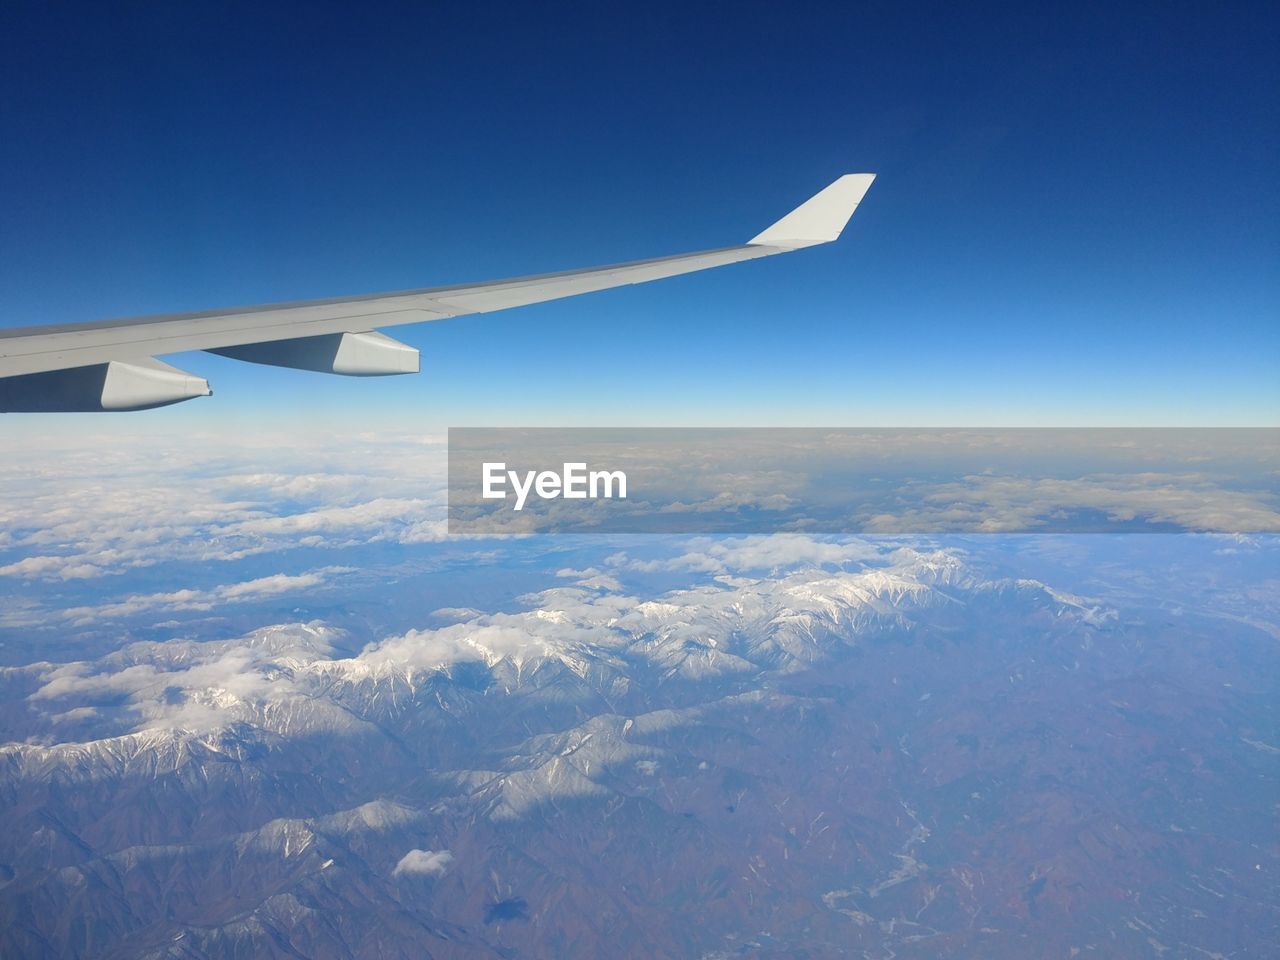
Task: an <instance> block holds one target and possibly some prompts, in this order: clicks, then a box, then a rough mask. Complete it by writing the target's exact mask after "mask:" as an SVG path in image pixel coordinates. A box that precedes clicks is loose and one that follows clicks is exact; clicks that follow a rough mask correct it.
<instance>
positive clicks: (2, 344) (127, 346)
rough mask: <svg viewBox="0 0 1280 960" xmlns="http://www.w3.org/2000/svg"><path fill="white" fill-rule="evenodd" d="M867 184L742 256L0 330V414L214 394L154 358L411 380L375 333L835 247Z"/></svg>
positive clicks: (803, 212)
mask: <svg viewBox="0 0 1280 960" xmlns="http://www.w3.org/2000/svg"><path fill="white" fill-rule="evenodd" d="M874 179H875V176H874V174H869V173H854V174H847V175H845V176H843V177H841V178H840V179H838V180H836V181H835V182H834V183H832V184H831V185H830V186H828V187H827V188H826V189H824V190H822V191H821V192H819V193H818V194H816V195H815V196H813V197H811V198H810V199H809V200H807V201H806V202H805V203H803V204H801V205H800V206H799V207H797V208H796V209H795V210H793V211H792V212H791V213H789V214H787V215H786V216H785V217H783V218H782V219H781V220H779V221H777V222H776V223H775V224H773V225H772V226H770V227H769V228H768V229H766V230H764V231H763V232H761V233H759V234H757V235H756V236H755V237H753V238H752V239H751V240H750V241H748V242H747V243H745V244H742V245H739V246H732V247H722V248H719V249H715V250H704V251H700V252H697V253H685V254H677V255H674V256H668V257H658V258H655V259H651V260H636V261H632V262H630V263H620V264H614V265H611V266H603V267H591V268H587V269H583V270H569V271H565V272H562V273H549V274H541V275H537V276H530V277H518V278H515V279H511V280H495V281H491V282H488V283H479V284H472V285H467V286H451V287H431V288H426V289H421V290H402V291H398V292H394V293H382V294H373V295H367V296H360V297H344V298H338V299H332V300H308V301H299V302H294V303H279V304H270V305H266V306H255V307H238V308H233V309H228V310H208V311H203V312H198V313H179V314H162V315H159V316H151V317H139V318H134V319H126V320H108V321H99V322H91V323H77V324H66V325H55V326H44V327H23V328H17V329H11V330H0V411H11V412H19V411H71V410H140V409H146V408H149V407H156V406H164V405H166V404H170V403H178V402H180V401H182V400H187V399H191V398H192V397H196V396H207V395H209V394H210V393H211V392H212V391H211V390H210V389H209V385H208V383H207V382H206V381H205V380H203V379H202V378H200V377H197V376H194V375H191V374H186V373H183V372H182V371H180V370H176V369H174V368H173V367H170V366H168V365H167V364H164V363H162V362H160V361H158V360H155V359H153V358H154V357H155V356H157V355H163V354H169V353H179V352H183V351H188V350H207V351H210V352H213V353H218V354H220V355H223V356H229V357H233V358H235V359H239V360H246V361H249V362H251V363H264V364H269V365H273V366H285V367H295V368H298V369H304V370H318V371H322V372H326V373H338V374H343V375H348V376H381V375H389V374H398V373H413V372H417V369H418V357H417V351H416V350H414V349H413V348H412V347H409V346H406V345H405V344H402V343H398V342H396V341H395V340H392V339H391V338H390V337H387V336H384V335H382V334H379V333H377V332H376V329H378V328H384V327H394V326H400V325H402V324H409V323H422V322H424V321H428V320H442V319H444V318H446V317H458V316H465V315H467V314H475V313H490V312H493V311H495V310H506V309H508V308H510V307H519V306H524V305H526V304H531V303H542V302H544V301H547V300H557V299H560V298H562V297H572V296H577V295H578V294H580V293H590V292H593V291H596V290H607V289H609V288H610V287H619V286H624V285H627V284H634V283H645V282H647V281H650V280H659V279H662V278H664V277H674V276H678V275H679V274H683V273H692V272H694V271H697V270H707V269H710V268H711V267H719V266H724V265H725V264H730V263H738V262H740V261H743V260H754V259H756V258H757V257H767V256H772V255H773V254H775V253H787V252H790V251H792V250H798V249H801V248H803V247H808V246H814V245H815V244H820V243H829V242H830V241H832V240H835V239H836V238H837V237H838V236H839V235H840V233H841V231H842V230H843V229H844V226H845V224H846V223H847V222H848V221H849V218H850V217H851V216H853V212H854V210H856V209H857V206H858V204H859V203H860V202H861V201H862V198H863V196H864V195H865V194H866V192H867V190H868V189H869V188H870V186H871V182H872V181H873V180H874Z"/></svg>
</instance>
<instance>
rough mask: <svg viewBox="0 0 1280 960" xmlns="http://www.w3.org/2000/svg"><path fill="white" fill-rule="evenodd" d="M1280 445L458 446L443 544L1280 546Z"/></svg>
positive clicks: (995, 432)
mask: <svg viewBox="0 0 1280 960" xmlns="http://www.w3.org/2000/svg"><path fill="white" fill-rule="evenodd" d="M1278 481H1280V430H1276V429H1244V428H1239V429H1237V428H1203V429H1155V428H1151V429H1062V428H1054V429H935V430H920V429H855V428H837V429H824V428H705V429H704V428H669V427H655V428H630V427H628V428H532V429H530V428H523V429H521V428H511V429H507V428H488V427H486V428H453V429H451V430H450V431H449V531H450V532H451V533H456V534H480V535H493V534H527V533H574V534H582V533H609V534H614V533H686V534H687V533H699V534H704V533H705V534H710V533H771V532H783V531H790V532H796V531H803V532H807V533H863V534H885V535H893V534H926V533H1048V532H1054V533H1094V532H1098V533H1135V532H1140V533H1157V532H1217V533H1263V532H1280V496H1278V493H1277V486H1278Z"/></svg>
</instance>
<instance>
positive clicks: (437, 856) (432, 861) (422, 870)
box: [391, 849, 453, 877]
mask: <svg viewBox="0 0 1280 960" xmlns="http://www.w3.org/2000/svg"><path fill="white" fill-rule="evenodd" d="M451 863H453V854H452V853H450V852H449V851H448V850H417V849H415V850H410V851H409V852H408V853H406V854H405V855H404V856H403V857H401V858H400V862H399V863H397V864H396V867H395V869H394V870H392V871H391V875H392V876H393V877H405V876H409V877H438V876H440V875H441V874H442V873H444V872H445V871H446V870H448V869H449V864H451Z"/></svg>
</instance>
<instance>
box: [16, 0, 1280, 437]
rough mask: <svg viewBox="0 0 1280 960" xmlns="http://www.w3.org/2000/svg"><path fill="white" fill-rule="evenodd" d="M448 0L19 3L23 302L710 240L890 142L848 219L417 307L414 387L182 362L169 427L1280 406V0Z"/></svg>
mask: <svg viewBox="0 0 1280 960" xmlns="http://www.w3.org/2000/svg"><path fill="white" fill-rule="evenodd" d="M419 6H420V5H416V4H403V5H397V4H370V5H361V6H360V7H359V8H358V9H356V8H351V9H350V10H341V9H339V8H334V9H331V10H330V9H326V8H324V7H323V6H315V5H305V6H304V5H298V6H294V7H288V6H287V5H272V7H271V9H268V10H265V11H264V10H261V9H257V8H255V7H254V6H252V5H247V4H246V5H242V6H237V5H227V6H225V7H222V6H219V7H218V8H214V7H212V6H210V7H206V8H199V9H197V8H194V7H191V6H189V5H169V6H167V7H164V6H160V5H155V6H150V7H143V6H141V5H139V6H137V7H135V8H132V9H129V10H127V11H125V12H121V11H120V10H118V9H117V10H111V11H106V10H102V9H98V8H97V7H95V6H92V5H86V6H84V7H83V8H77V7H76V5H73V4H71V5H59V6H56V7H50V8H48V9H42V8H39V7H36V6H35V5H31V6H30V7H28V8H24V9H18V8H16V7H15V6H8V7H6V8H5V9H4V10H3V11H0V85H2V86H3V89H4V90H5V92H6V93H5V100H6V106H5V109H4V110H3V111H0V196H2V197H3V211H4V213H3V216H0V323H2V324H5V325H12V326H21V325H27V324H39V323H58V322H71V321H78V320H89V319H97V318H108V317H116V316H128V315H137V314H145V313H152V312H162V311H169V310H189V309H190V310H194V309H202V308H208V307H217V306H229V305H237V304H246V303H258V302H270V301H273V300H283V299H294V298H306V297H322V296H329V295H342V294H351V293H360V292H371V291H380V290H388V289H396V288H402V287H414V286H422V285H429V284H433V283H450V282H459V281H464V280H468V279H488V278H494V277H501V276H509V275H515V274H523V273H533V272H539V271H544V270H555V269H564V268H569V267H575V266H585V265H588V264H593V263H603V262H612V261H617V260H624V259H630V258H635V257H644V256H650V255H658V254H664V253H670V252H677V251H681V250H689V249H699V248H704V247H710V246H719V245H722V244H725V243H731V242H735V241H739V240H743V239H745V238H747V237H750V236H751V235H752V234H754V233H755V232H756V231H757V230H759V229H760V228H761V227H762V226H764V225H766V224H768V223H769V222H770V221H772V220H773V219H775V218H776V217H777V216H779V215H780V214H782V213H784V212H785V211H786V210H788V209H789V208H790V207H792V206H793V205H794V204H795V203H797V202H799V201H800V200H802V199H804V198H805V197H806V196H808V195H809V194H810V193H812V192H814V191H815V190H816V189H818V188H819V187H821V186H823V185H825V184H826V183H827V182H829V181H830V180H831V179H833V178H834V177H835V176H837V175H839V174H841V173H845V172H852V171H871V172H875V173H877V174H878V175H879V179H878V181H877V183H876V185H875V186H874V187H873V189H872V192H871V193H870V194H869V195H868V198H867V201H866V202H865V204H864V205H863V207H862V208H861V209H860V210H859V212H858V214H857V215H856V217H855V218H854V220H853V222H852V223H851V225H850V229H849V231H848V233H847V234H846V236H845V238H844V239H843V240H842V241H841V242H840V243H838V244H834V245H831V246H829V247H824V248H821V249H818V250H812V251H807V252H804V253H799V254H796V255H795V256H788V257H780V258H774V259H771V260H769V261H767V262H761V263H753V264H747V265H740V266H737V267H730V268H726V269H724V270H718V271H712V272H709V273H705V274H699V275H696V276H692V277H687V278H681V279H675V280H670V281H664V282H662V283H659V284H653V285H648V286H642V287H636V288H631V289H626V290H619V291H613V292H609V293H604V294H598V295H593V296H590V297H585V298H579V299H575V300H568V301H563V302H559V303H551V304H546V305H542V306H537V307H530V308H524V309H521V310H515V311H510V312H507V313H501V314H495V315H492V316H489V317H473V318H460V319H456V320H452V321H446V322H442V323H437V324H428V325H424V326H422V327H418V328H413V329H409V330H404V329H402V330H400V331H397V332H396V334H395V335H396V336H399V337H402V338H403V339H405V340H406V341H408V342H410V343H413V344H414V345H415V346H418V347H420V348H421V349H422V351H423V369H424V373H423V375H422V376H420V377H405V378H395V379H388V380H381V381H349V380H343V379H341V378H321V377H320V376H319V375H315V374H303V373H297V372H293V371H284V370H272V369H269V368H262V367H254V366H249V365H239V364H236V363H234V362H232V361H229V360H224V359H222V358H217V357H211V356H204V355H193V356H189V357H188V356H184V357H181V358H179V359H178V360H177V361H176V362H178V363H179V364H180V365H182V366H184V367H186V368H187V369H190V370H193V371H195V372H198V373H201V374H204V375H207V376H208V377H209V379H210V380H211V382H212V383H213V386H214V389H215V392H216V396H215V398H214V399H213V400H212V401H205V400H202V401H196V402H192V403H189V404H184V405H180V406H177V407H174V408H170V409H168V410H163V411H157V412H153V413H149V414H146V415H144V416H146V417H148V418H149V421H150V423H151V424H152V425H154V426H162V425H163V426H169V427H184V426H186V425H195V426H198V427H200V428H202V429H203V428H211V427H224V428H229V429H244V428H248V429H252V428H253V427H254V426H255V424H257V423H258V422H260V418H261V416H262V409H263V404H264V403H270V404H271V405H272V407H273V412H272V416H273V417H275V418H278V419H282V420H285V421H291V420H297V421H302V422H307V423H310V424H312V425H316V424H321V425H322V424H325V423H329V422H332V423H357V424H359V423H368V424H369V425H370V426H371V427H373V426H377V425H379V424H392V423H394V424H396V425H397V426H408V427H418V426H421V427H424V428H439V427H443V426H447V425H461V424H485V423H487V424H510V423H520V424H538V425H562V424H574V423H619V424H658V423H665V424H762V425H763V424H797V425H813V424H848V425H893V424H936V425H948V424H1044V425H1053V424H1133V425H1154V424H1212V425H1224V424H1237V425H1246V424H1267V425H1274V424H1275V423H1276V422H1277V419H1278V417H1277V413H1278V412H1280V388H1277V386H1276V383H1277V382H1280V378H1278V377H1277V376H1276V373H1277V367H1278V366H1280V364H1278V362H1277V361H1278V359H1280V334H1278V333H1277V330H1280V324H1277V323H1276V322H1275V321H1276V318H1277V317H1278V316H1280V271H1278V270H1277V263H1280V196H1278V194H1277V189H1276V183H1275V179H1276V178H1275V157H1276V156H1277V155H1280V151H1278V148H1280V115H1278V114H1280V111H1278V108H1277V106H1276V104H1277V102H1280V98H1277V97H1276V96H1275V92H1276V90H1277V88H1278V87H1280V83H1278V82H1277V81H1278V80H1280V77H1278V73H1280V70H1278V69H1277V67H1276V66H1275V62H1274V58H1273V57H1270V56H1269V53H1271V52H1272V51H1274V49H1275V48H1276V46H1277V39H1278V38H1277V33H1278V32H1280V30H1278V21H1280V16H1278V15H1277V14H1276V12H1275V9H1274V7H1273V6H1271V7H1269V6H1268V5H1263V4H1259V5H1256V6H1252V7H1250V6H1246V5H1228V6H1224V7H1220V8H1214V9H1212V10H1207V9H1206V8H1203V7H1198V6H1193V5H1187V4H1170V5H1165V8H1164V9H1161V10H1155V11H1153V10H1151V9H1149V8H1144V7H1143V6H1142V5H1133V6H1132V7H1130V8H1128V9H1125V8H1123V7H1122V6H1116V5H1107V6H1101V5H1099V6H1096V7H1093V6H1090V7H1087V8H1085V9H1080V10H1075V9H1073V10H1063V11H1058V12H1057V13H1048V14H1047V13H1045V12H1044V11H1042V10H1038V9H1021V8H1019V7H1016V6H1011V7H1010V8H1008V9H1004V10H1001V9H996V8H991V9H989V10H987V11H986V12H981V11H978V10H976V9H975V8H966V9H964V10H960V9H958V8H955V7H953V6H943V5H938V6H933V7H929V6H918V7H912V8H910V9H908V8H905V7H902V6H901V5H895V4H880V5H861V6H858V5H844V4H830V5H823V4H816V5H804V4H801V5H780V4H740V5H734V7H733V8H732V13H730V11H729V10H728V9H727V8H719V7H712V6H710V5H708V6H707V7H706V8H705V9H702V10H690V9H687V8H686V6H685V5H669V6H668V5H661V4H645V5H633V6H631V7H628V8H626V9H619V8H616V7H614V6H613V5H588V4H584V5H581V6H573V5H555V6H554V9H552V8H550V7H548V6H545V5H517V4H509V5H507V4H502V5H486V4H478V5H467V10H466V12H465V13H464V12H462V9H461V7H462V5H456V6H457V8H458V9H456V10H453V11H428V12H423V11H422V10H421V9H419ZM37 420H38V424H39V425H38V426H36V421H37ZM52 423H53V421H51V420H50V419H48V418H45V417H40V418H32V419H31V420H30V421H29V422H25V423H24V424H23V425H19V426H17V427H16V428H17V429H18V430H24V429H49V428H50V425H51V424H52ZM108 423H109V424H110V426H109V427H108V428H109V429H116V428H117V427H118V426H119V425H120V418H111V420H110V421H103V420H102V419H101V418H97V419H88V418H81V417H69V418H64V419H60V420H58V421H57V428H58V429H79V428H81V427H85V426H91V427H95V428H103V427H104V426H107V424H108ZM130 426H131V427H137V426H138V424H131V425H130ZM6 428H7V429H9V428H10V425H9V424H6Z"/></svg>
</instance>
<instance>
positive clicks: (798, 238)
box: [747, 173, 876, 249]
mask: <svg viewBox="0 0 1280 960" xmlns="http://www.w3.org/2000/svg"><path fill="white" fill-rule="evenodd" d="M875 178H876V175H875V174H874V173H846V174H845V175H844V176H843V177H841V178H840V179H839V180H837V181H836V182H835V183H833V184H831V186H829V187H827V188H826V189H825V190H822V191H819V192H818V193H816V194H814V195H813V196H812V197H810V198H809V199H808V200H806V201H805V202H804V203H802V204H800V206H798V207H796V208H795V209H794V210H792V211H791V212H790V213H788V214H787V215H786V216H785V217H783V218H782V219H781V220H779V221H778V222H777V223H775V224H774V225H773V226H771V227H769V228H768V229H767V230H765V231H764V232H763V233H758V234H756V235H755V236H754V237H752V238H751V239H750V240H748V241H747V242H748V243H749V244H753V245H758V246H766V247H786V248H788V249H794V248H796V247H811V246H814V245H815V244H819V243H830V242H831V241H832V240H834V239H835V238H836V237H838V236H840V231H841V230H843V229H844V225H845V224H846V223H848V222H849V218H850V217H852V216H853V211H855V210H857V209H858V204H859V203H860V202H861V201H862V198H863V196H864V195H865V194H866V192H867V190H868V189H869V188H870V187H871V181H872V180H874V179H875Z"/></svg>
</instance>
